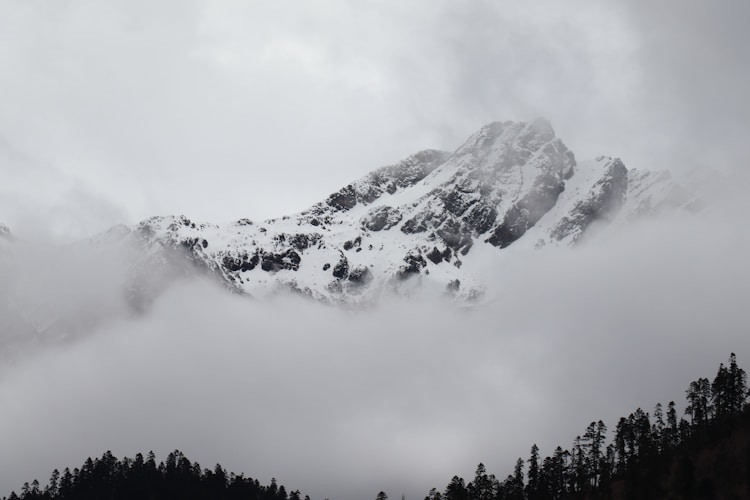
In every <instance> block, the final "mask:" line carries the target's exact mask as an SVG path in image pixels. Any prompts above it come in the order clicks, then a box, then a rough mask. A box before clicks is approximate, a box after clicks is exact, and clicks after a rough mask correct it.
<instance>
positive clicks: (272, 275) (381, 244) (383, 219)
mask: <svg viewBox="0 0 750 500" xmlns="http://www.w3.org/2000/svg"><path fill="white" fill-rule="evenodd" d="M673 186H674V183H673V181H671V179H670V178H669V177H668V176H664V175H660V174H659V175H655V174H649V173H641V172H638V173H631V172H630V171H628V169H627V168H626V167H625V165H624V163H623V162H622V161H621V160H619V159H613V158H609V157H600V158H597V159H596V160H594V161H588V162H583V163H581V164H580V165H579V164H577V162H576V160H575V157H574V155H573V153H572V152H571V151H570V150H568V148H567V147H566V146H565V144H564V143H563V142H562V141H561V140H560V139H559V138H557V137H556V136H555V132H554V130H553V129H552V126H551V125H550V123H549V122H548V121H546V120H544V119H537V120H535V121H533V122H530V123H526V122H512V121H505V122H493V123H490V124H488V125H486V126H484V127H482V128H481V129H480V130H478V131H477V132H476V133H474V134H472V135H471V136H470V137H469V138H468V139H467V141H466V142H465V143H464V144H463V145H461V146H460V147H459V148H458V149H456V151H455V152H453V153H449V152H445V151H438V150H425V151H421V152H419V153H416V154H414V155H411V156H409V157H407V158H406V159H404V160H402V161H400V162H398V163H396V164H394V165H390V166H386V167H382V168H379V169H377V170H374V171H373V172H371V173H369V174H367V175H366V176H364V177H362V178H361V179H358V180H356V181H354V182H352V183H351V184H348V185H346V186H344V187H342V188H341V189H339V190H338V191H335V192H334V193H332V194H331V195H330V196H328V197H327V198H326V199H325V200H323V201H321V202H319V203H316V204H315V205H313V206H312V207H310V208H309V209H308V210H305V211H303V212H301V213H299V214H295V215H290V216H285V217H281V218H277V219H271V220H267V221H262V222H254V221H251V220H248V219H241V220H238V221H237V222H235V223H232V224H229V225H224V226H219V225H216V224H206V223H196V222H194V221H192V220H190V219H188V218H186V217H184V216H176V217H154V218H151V219H148V220H145V221H143V222H141V223H140V224H139V225H138V226H136V227H134V228H129V232H128V231H127V230H124V229H122V228H120V229H118V231H116V232H115V234H116V235H117V237H122V238H129V239H135V240H136V241H137V242H138V244H139V245H140V246H141V248H142V253H143V255H144V256H148V257H147V258H146V257H144V259H146V260H147V261H149V262H154V261H160V262H166V260H171V261H174V259H175V258H177V259H178V260H180V259H181V260H182V261H183V262H189V263H190V264H191V265H193V266H196V267H198V268H201V269H204V270H207V271H209V272H210V273H212V274H214V275H216V276H218V277H219V278H220V279H221V280H222V282H224V283H225V284H227V286H229V287H230V288H232V289H233V290H236V291H238V292H241V293H247V294H250V295H255V296H259V295H260V296H262V295H267V294H269V293H274V292H275V291H277V290H279V289H284V290H294V291H297V292H299V293H302V294H304V295H307V296H310V297H313V298H316V299H319V300H323V301H326V302H330V303H341V302H344V303H353V302H354V303H356V302H362V301H370V300H373V299H375V298H376V297H377V296H378V295H379V294H380V293H382V292H383V291H384V290H393V291H396V292H399V293H409V291H411V290H413V289H415V288H416V287H419V288H421V289H425V288H426V289H434V290H436V291H440V293H448V294H451V295H454V296H457V297H463V298H467V299H468V298H472V297H476V296H477V295H479V294H481V290H482V289H483V286H484V283H483V281H482V279H483V277H482V274H483V273H482V272H481V270H479V271H478V272H477V270H476V269H474V270H473V271H469V270H468V268H471V267H472V266H467V265H466V264H467V263H470V262H471V259H472V253H471V252H472V249H473V248H474V247H476V246H477V245H482V246H489V247H490V248H491V247H497V250H496V251H499V250H500V249H503V248H506V247H508V246H510V245H513V244H516V242H525V244H527V245H530V246H540V245H543V244H562V245H569V244H574V243H576V242H577V241H579V240H580V239H581V237H582V236H583V235H584V234H585V233H586V231H587V229H588V228H589V227H590V226H591V225H592V224H593V223H594V222H597V221H609V222H614V221H617V220H625V219H627V218H629V217H633V216H635V215H636V214H637V213H640V212H643V211H648V210H650V209H651V207H656V206H659V205H660V204H662V203H664V201H665V200H666V199H667V198H669V197H670V196H672V195H674V189H673V188H672V187H673ZM670 193H671V194H670ZM678 204H679V203H678ZM623 214H626V215H623ZM110 239H111V235H110ZM167 254H169V256H170V257H169V259H167V257H165V255H167ZM175 256H179V257H175ZM159 259H161V260H159ZM178 267H179V266H178Z"/></svg>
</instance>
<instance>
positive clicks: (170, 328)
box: [0, 200, 750, 500]
mask: <svg viewBox="0 0 750 500" xmlns="http://www.w3.org/2000/svg"><path fill="white" fill-rule="evenodd" d="M742 206H743V207H745V209H746V207H747V201H746V200H745V201H744V203H743V205H742ZM744 213H746V211H744V212H740V211H737V212H735V213H734V215H731V216H729V217H727V216H726V212H711V211H707V212H704V213H702V214H700V215H698V216H693V215H686V214H677V215H676V216H674V217H671V218H668V219H658V220H654V221H644V222H643V223H641V224H639V225H636V226H633V227H632V228H631V231H629V232H626V233H622V234H619V235H615V236H613V237H612V238H611V239H609V240H600V241H599V242H598V243H596V244H591V245H589V246H585V247H579V248H577V249H568V250H566V249H558V250H557V251H549V250H545V251H539V252H531V253H526V254H522V255H519V254H514V253H513V247H510V249H508V250H506V251H503V252H497V253H496V254H494V255H496V256H497V257H498V259H500V260H498V261H493V262H494V264H495V265H488V266H487V269H488V272H487V274H488V285H489V290H488V295H489V296H490V297H492V298H493V299H494V301H493V303H492V304H490V305H488V306H486V307H483V308H480V309H478V310H473V311H470V312H469V311H461V310H457V309H456V308H455V307H451V305H450V304H440V303H435V302H431V303H424V302H420V301H418V300H412V301H394V302H388V301H385V302H384V303H382V304H380V306H379V307H377V308H372V309H370V310H363V311H357V312H352V311H343V310H338V309H334V308H330V307H324V306H319V305H315V304H313V303H311V302H309V301H303V300H301V299H299V298H294V297H291V298H290V297H279V298H278V300H277V301H275V302H270V303H269V302H264V303H259V302H256V301H251V300H249V299H247V298H244V297H238V296H235V295H232V294H228V293H226V291H225V290H223V289H218V288H215V287H214V286H212V285H209V284H207V283H201V282H196V281H192V282H183V283H182V284H181V286H173V287H171V288H170V289H169V290H168V291H167V292H166V293H165V294H164V295H162V296H161V297H160V298H159V299H158V300H157V301H156V303H155V305H154V308H153V310H152V311H151V313H150V314H148V315H144V316H139V317H127V316H123V315H121V314H117V313H115V312H113V311H116V310H117V303H118V301H120V302H121V301H122V300H123V299H122V293H121V289H120V288H119V283H120V281H118V279H117V274H118V273H120V272H123V267H124V266H111V265H107V264H108V263H111V259H110V258H109V257H108V256H106V255H92V254H91V252H87V251H86V248H87V247H83V248H82V249H81V251H80V252H79V253H78V255H77V257H76V258H75V259H64V258H61V257H60V252H58V251H57V250H56V249H54V248H49V247H48V248H46V249H40V250H38V252H36V253H33V252H21V253H20V254H19V256H18V257H19V258H18V259H17V261H16V262H15V264H14V266H12V268H10V269H8V268H7V266H6V267H0V274H2V275H3V276H6V277H7V276H8V275H10V276H11V277H12V278H14V279H11V280H9V281H8V280H6V281H5V282H4V286H3V287H2V290H0V294H2V293H4V292H10V293H11V294H15V295H18V294H19V293H20V294H21V295H23V293H27V294H31V295H32V297H31V298H32V299H34V298H36V299H37V301H40V302H41V303H42V304H45V305H47V307H48V308H50V309H52V310H55V308H56V307H63V308H64V311H63V314H73V315H76V314H78V315H80V317H81V318H82V319H84V320H85V319H88V318H91V316H92V315H93V316H94V317H95V316H96V315H97V314H101V313H102V311H109V317H108V318H105V319H104V321H103V322H100V323H98V327H97V328H95V329H94V331H93V332H89V335H86V336H84V337H82V338H79V339H78V340H77V341H74V342H69V343H67V344H66V345H59V346H57V347H50V346H49V345H47V346H45V344H44V343H43V342H36V343H34V344H33V349H31V350H28V351H27V352H26V353H24V355H22V356H19V357H17V358H16V359H15V361H14V362H12V363H8V362H7V361H6V362H4V363H2V364H0V408H2V409H3V410H2V413H0V438H1V439H2V453H0V492H2V494H9V493H10V490H11V489H16V490H18V489H19V488H20V487H21V485H22V484H23V482H24V481H31V480H32V479H33V478H34V477H37V478H39V480H40V481H42V482H43V483H44V482H46V480H47V478H48V477H49V474H50V472H51V471H52V469H53V468H62V467H66V466H67V467H76V466H80V465H81V463H82V462H83V460H84V459H85V458H86V457H87V456H90V455H96V456H100V455H101V454H102V453H103V452H104V451H106V450H107V449H110V450H112V451H113V452H114V453H115V454H116V455H117V456H118V457H122V456H131V457H132V456H133V455H134V454H135V453H138V452H147V451H148V450H151V449H153V450H154V451H155V452H156V453H157V454H158V455H159V458H160V459H163V458H164V457H165V456H166V454H167V453H168V452H169V451H172V450H173V449H175V448H179V449H180V450H182V451H183V452H185V453H186V454H187V455H188V457H189V458H190V459H191V460H197V461H199V462H200V463H201V465H203V466H204V467H212V466H213V465H214V464H215V463H216V462H221V463H222V464H223V465H224V466H225V467H227V468H228V469H230V470H232V471H235V472H237V473H241V472H244V473H245V474H247V475H250V476H251V477H257V478H258V479H260V480H261V481H263V482H265V483H267V482H269V481H270V479H271V478H272V477H276V478H277V479H278V480H279V482H280V483H281V484H284V485H286V486H287V487H291V488H299V489H301V490H302V491H303V492H305V493H308V494H310V495H311V496H312V498H314V499H315V500H322V499H324V498H331V499H332V500H349V499H352V498H364V499H367V498H375V495H376V494H377V492H378V491H380V490H385V491H386V492H388V494H389V496H390V497H391V498H399V497H400V495H401V493H402V492H403V493H406V496H407V498H409V499H411V500H414V499H419V498H424V496H425V495H426V494H427V492H428V491H429V489H430V488H431V487H438V488H439V489H441V490H442V489H443V488H444V487H445V486H446V485H447V483H448V482H449V481H450V479H451V477H452V476H453V475H454V474H459V475H461V476H463V477H464V478H466V479H467V480H470V479H471V477H472V476H473V473H474V470H475V468H476V466H477V464H478V463H479V462H480V461H482V462H484V463H485V464H486V466H487V468H488V471H489V472H491V473H494V474H497V475H498V476H500V477H501V479H502V478H504V477H505V475H507V474H509V473H510V472H511V471H512V468H513V465H514V463H515V460H516V458H518V457H519V456H520V457H523V458H527V457H528V452H529V449H530V447H531V445H532V444H533V443H537V444H538V446H539V447H540V448H541V453H542V454H543V456H547V455H549V454H550V453H551V452H552V451H553V450H554V447H555V446H556V445H561V446H563V447H564V448H569V447H570V446H571V445H572V442H573V439H574V438H575V436H576V435H579V434H581V433H582V432H583V431H584V430H585V428H586V425H588V423H589V422H591V421H592V420H599V419H602V420H604V421H605V423H606V424H607V425H608V426H609V428H610V432H609V433H608V436H609V437H610V438H611V437H612V436H613V433H614V427H615V425H616V421H617V419H618V418H619V417H621V416H627V414H629V413H630V412H632V411H634V410H635V409H636V408H637V407H642V408H643V409H644V410H645V411H648V412H651V411H652V410H653V407H654V405H655V404H656V403H657V402H662V403H663V404H666V403H668V402H669V401H670V400H675V401H676V402H677V405H678V408H679V411H680V413H681V412H682V410H683V409H684V407H685V400H684V394H685V393H684V391H685V389H686V388H687V386H688V384H689V383H690V381H692V380H696V379H697V378H698V377H703V376H705V377H709V378H711V379H712V378H713V377H714V375H715V373H716V369H717V368H718V364H719V363H720V362H726V360H727V358H728V356H729V353H730V352H732V351H734V352H736V353H737V356H738V360H739V363H740V366H742V367H744V368H745V369H746V370H747V369H749V368H750V339H749V338H748V335H747V325H748V324H750V310H748V308H747V304H746V302H747V297H748V296H750V267H749V266H747V265H746V261H747V255H748V252H750V237H748V235H747V233H746V232H744V231H738V230H737V228H738V227H741V226H740V224H741V222H742V221H743V220H745V216H744ZM696 227H698V228H700V230H698V231H696ZM45 252H46V254H45ZM97 253H98V252H97ZM509 262H512V264H513V265H502V263H506V264H507V263H509ZM40 263H41V265H40ZM0 264H2V263H0ZM488 264H492V263H490V262H488ZM71 276H72V277H73V279H75V282H76V283H84V284H85V286H81V287H75V288H74V289H73V290H71V287H70V283H71V280H72V278H71ZM40 290H41V291H44V294H43V295H42V297H39V291H40ZM25 303H29V301H26V302H25ZM31 303H32V304H33V301H32V302H31ZM120 305H122V304H120ZM290 311H293V314H290ZM90 323H92V324H96V323H93V322H90Z"/></svg>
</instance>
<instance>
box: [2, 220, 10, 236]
mask: <svg viewBox="0 0 750 500" xmlns="http://www.w3.org/2000/svg"><path fill="white" fill-rule="evenodd" d="M9 237H10V228H9V227H8V226H6V225H5V224H3V223H2V222H0V238H9Z"/></svg>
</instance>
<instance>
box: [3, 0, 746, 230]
mask: <svg viewBox="0 0 750 500" xmlns="http://www.w3.org/2000/svg"><path fill="white" fill-rule="evenodd" d="M749 10H750V6H748V4H747V2H744V1H742V0H737V1H733V0H723V1H717V2H702V1H698V0H690V1H677V0H671V1H664V2H658V3H657V4H654V3H653V2H645V1H644V2H640V1H614V0H609V1H601V2H599V1H597V2H591V1H583V0H573V1H567V2H557V1H552V0H540V1H535V2H523V3H518V2H506V1H480V0H476V1H474V0H473V1H468V2H460V3H458V2H450V1H447V0H438V1H435V0H429V1H428V0H416V1H411V2H397V1H390V0H386V1H356V2H354V1H345V0H320V1H316V2H306V1H305V2H303V1H282V2H278V1H257V2H243V1H231V0H226V1H210V2H209V1H201V0H192V1H184V0H179V1H177V0H165V1H162V2H158V3H157V4H154V3H153V2H145V1H130V0H129V1H124V0H117V1H112V2H106V3H101V2H91V1H83V0H69V1H64V2H41V1H20V0H5V1H3V2H0V95H2V101H0V102H1V103H2V104H1V106H2V110H1V112H0V173H1V174H2V178H3V182H2V184H1V185H0V220H4V221H5V222H6V223H7V224H9V225H11V226H12V227H13V228H14V229H15V230H16V232H17V233H18V234H21V235H24V236H27V237H35V238H38V237H55V238H67V239H71V238H77V237H81V236H87V235H89V234H91V233H93V232H96V231H100V230H102V229H105V228H106V227H108V226H109V225H111V224H113V223H134V222H137V221H138V220H141V219H143V218H145V217H148V216H151V215H155V214H176V213H184V214H186V215H188V216H190V217H192V218H195V219H199V220H210V221H216V222H221V221H226V220H234V219H237V218H240V217H249V218H252V219H263V218H268V217H273V216H280V215H283V214H285V213H289V212H294V211H298V210H302V209H304V208H306V207H307V206H309V205H310V204H312V203H314V202H316V201H319V200H320V199H322V198H324V197H325V196H326V195H327V194H328V193H329V192H331V191H332V190H334V189H336V188H337V187H339V186H341V185H343V184H345V183H347V182H349V181H351V180H353V179H354V178H357V177H359V176H362V175H364V174H365V173H367V172H368V171H370V170H372V169H374V168H376V167H378V166H382V165H384V164H389V163H393V162H396V161H398V160H399V159H401V158H403V157H405V156H406V155H408V154H411V153H412V152H415V151H417V150H419V149H423V148H428V147H433V148H440V149H448V150H453V149H455V148H456V147H458V146H459V145H460V144H461V143H462V141H463V140H464V139H465V138H466V137H467V136H468V135H469V134H470V133H472V132H473V131H475V130H476V129H478V128H479V127H480V126H481V125H483V124H485V123H487V122H490V121H493V120H507V119H512V120H529V119H533V118H535V117H537V116H545V117H547V118H548V119H550V120H551V121H552V123H553V126H554V127H555V128H556V131H557V133H558V135H559V136H560V137H562V138H563V140H565V141H566V143H567V144H568V145H569V147H570V148H571V149H573V150H574V152H575V153H576V155H577V156H578V158H580V159H585V158H591V157H595V156H597V155H599V154H608V155H611V156H619V157H621V158H623V160H624V161H625V162H626V164H627V165H628V166H631V167H638V168H655V167H669V168H674V169H680V170H687V169H690V168H693V167H696V166H705V165H711V166H716V167H719V168H727V166H728V165H731V164H734V163H736V161H737V160H738V159H739V158H741V156H740V154H739V152H738V150H739V149H740V147H741V144H742V141H743V140H744V136H745V132H746V123H747V116H748V112H749V110H748V98H747V95H746V92H745V91H744V89H746V88H748V84H749V83H750V76H749V75H748V64H747V62H746V57H745V56H746V54H745V53H744V50H745V47H747V45H748V40H747V37H748V35H747V30H746V29H744V26H745V25H746V23H747V21H748V11H749Z"/></svg>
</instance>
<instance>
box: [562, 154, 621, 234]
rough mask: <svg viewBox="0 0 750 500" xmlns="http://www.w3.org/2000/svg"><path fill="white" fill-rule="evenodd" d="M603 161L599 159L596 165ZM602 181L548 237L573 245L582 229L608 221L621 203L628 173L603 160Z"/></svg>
mask: <svg viewBox="0 0 750 500" xmlns="http://www.w3.org/2000/svg"><path fill="white" fill-rule="evenodd" d="M604 159H605V158H603V157H600V158H599V159H598V161H602V160H604ZM606 160H607V161H606V163H605V165H604V169H603V173H602V177H601V178H600V179H599V180H597V181H596V182H595V183H594V186H593V187H592V188H591V190H590V191H589V195H588V197H586V198H585V199H582V200H580V201H578V202H576V203H575V205H574V206H573V209H572V210H571V211H570V212H569V213H568V214H567V215H565V216H564V217H563V218H562V219H560V221H559V222H558V223H557V224H555V226H554V227H553V228H552V231H550V236H551V237H552V238H554V239H556V240H563V239H566V238H571V239H572V241H574V242H575V241H577V240H578V239H579V238H580V237H581V235H583V233H584V231H585V230H586V228H588V227H589V226H590V225H591V224H592V223H594V222H596V221H600V220H611V218H612V217H613V216H615V215H616V214H617V213H618V212H619V210H620V209H621V208H622V206H623V204H624V203H625V194H626V193H627V189H628V169H627V168H625V165H624V164H623V163H622V161H620V160H619V159H614V160H613V159H611V158H606Z"/></svg>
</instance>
